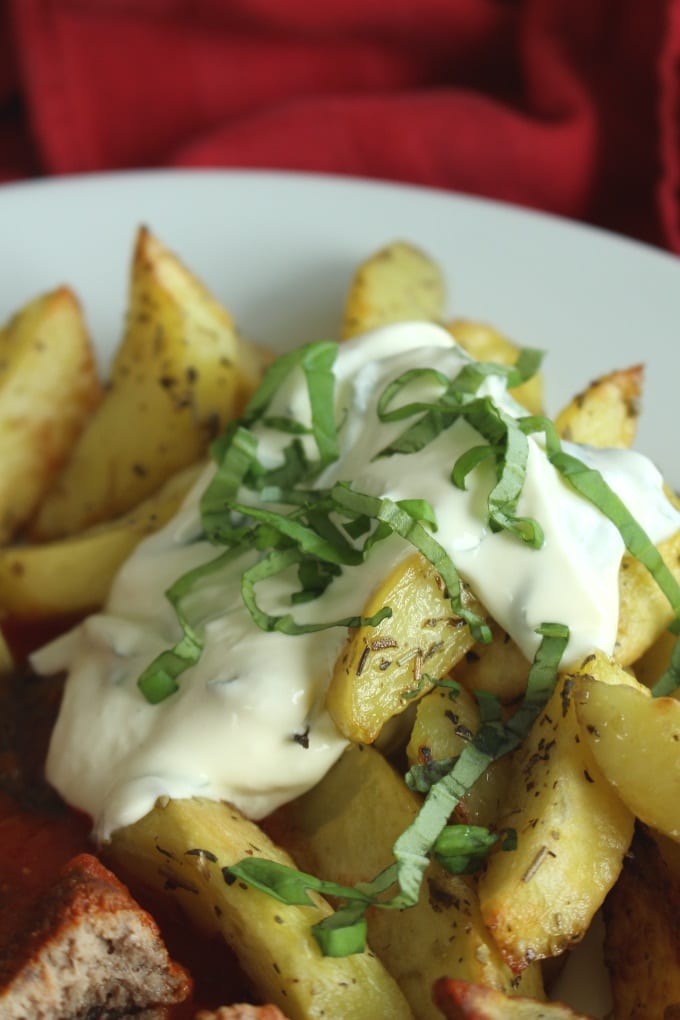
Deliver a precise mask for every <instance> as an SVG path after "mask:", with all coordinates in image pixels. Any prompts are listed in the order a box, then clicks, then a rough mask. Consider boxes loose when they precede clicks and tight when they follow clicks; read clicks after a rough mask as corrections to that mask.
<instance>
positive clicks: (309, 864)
mask: <svg viewBox="0 0 680 1020" xmlns="http://www.w3.org/2000/svg"><path fill="white" fill-rule="evenodd" d="M377 804H379V805H380V810H379V811H376V805H377ZM418 807H419V798H418V797H417V795H416V794H414V793H412V792H411V791H410V790H409V789H408V787H407V786H406V784H405V783H404V781H403V780H402V778H401V776H399V775H398V774H397V773H396V772H395V771H394V769H393V768H392V767H391V766H390V765H389V764H388V762H387V761H386V760H385V759H384V758H383V756H382V755H381V754H380V753H379V752H378V751H376V750H374V749H373V748H371V747H364V748H360V747H352V748H349V749H348V750H347V751H346V752H345V754H344V755H343V757H342V758H341V759H340V761H339V762H337V764H336V765H335V766H334V767H333V769H332V770H331V771H330V772H329V773H328V775H327V776H326V777H325V778H324V779H323V780H322V781H321V783H319V785H318V786H316V787H315V788H314V789H312V790H310V791H309V792H308V793H306V794H305V795H304V796H303V797H301V798H299V799H298V800H297V801H295V802H293V803H292V804H290V805H289V806H288V808H287V809H286V822H284V825H286V824H287V825H288V826H290V831H289V834H288V839H289V840H291V841H292V843H291V851H292V853H293V856H294V857H295V858H296V859H297V860H298V862H299V863H300V866H301V867H302V869H303V870H305V871H311V872H313V873H314V874H316V875H319V876H320V877H322V878H325V879H332V880H335V881H338V882H342V883H344V884H351V885H353V884H355V883H357V882H363V881H370V879H372V878H374V877H375V875H377V874H378V873H379V872H380V871H382V870H383V868H385V867H387V866H388V865H389V864H391V863H392V860H393V858H392V846H393V844H394V841H395V840H396V839H397V837H398V836H399V835H400V834H401V833H402V832H403V831H404V829H406V828H407V827H408V826H409V825H410V824H411V822H412V821H413V819H414V817H415V815H416V814H417V811H418ZM368 937H369V941H370V943H371V946H372V948H373V950H374V952H375V953H376V955H377V956H378V957H379V958H380V959H381V960H382V962H383V963H384V965H385V967H386V968H387V969H388V970H389V972H390V973H391V974H392V975H393V976H394V977H395V978H396V980H397V982H398V984H399V986H400V987H401V989H402V991H403V992H404V994H405V995H406V997H407V999H408V1001H409V1003H410V1005H411V1009H412V1010H413V1013H414V1016H415V1017H417V1018H419V1020H436V1017H437V1016H438V1015H439V1014H438V1013H437V1012H436V1010H435V1008H434V1006H433V1003H432V1001H431V998H430V989H431V987H432V984H433V982H434V981H435V980H436V979H437V978H438V977H440V976H441V975H442V974H452V975H454V976H457V977H461V978H464V979H466V980H469V981H479V982H483V983H484V984H487V985H490V986H492V987H494V988H500V989H503V990H505V991H512V989H513V988H514V978H513V975H512V973H511V972H510V970H509V968H508V967H507V966H506V965H505V963H504V962H503V960H502V959H501V957H500V954H499V952H498V950H497V949H496V947H495V945H494V943H493V941H492V939H491V937H490V935H489V933H488V931H487V930H486V929H485V927H484V924H483V922H482V919H481V916H480V913H479V906H478V903H477V895H476V892H475V888H474V882H473V880H472V879H470V878H468V877H466V876H459V875H455V876H454V875H450V874H448V873H447V872H446V871H444V870H443V868H441V867H440V866H439V865H438V864H431V865H430V867H429V869H428V872H427V875H426V889H423V891H422V894H421V897H420V900H419V902H418V903H417V904H416V905H415V906H413V907H409V908H408V909H407V910H401V911H391V910H389V911H388V910H380V909H375V910H372V911H371V912H370V914H369V917H368ZM524 982H525V983H526V984H527V987H528V988H529V989H530V994H535V995H539V996H540V995H541V994H542V985H541V981H540V973H539V972H538V971H537V970H536V968H532V969H530V971H529V972H528V973H527V974H526V976H525V978H524Z"/></svg>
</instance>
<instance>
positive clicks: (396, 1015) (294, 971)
mask: <svg viewBox="0 0 680 1020" xmlns="http://www.w3.org/2000/svg"><path fill="white" fill-rule="evenodd" d="M252 856H258V857H266V858H268V859H269V860H274V861H279V862H280V863H283V864H289V865H290V864H292V861H291V859H290V858H289V857H288V855H287V854H286V853H284V852H283V851H282V850H280V849H279V848H278V847H276V846H275V845H274V844H273V843H272V842H271V840H269V839H268V837H267V836H266V835H265V834H264V833H263V832H262V831H261V829H259V828H258V826H257V825H255V824H254V823H253V822H251V821H249V820H248V819H247V818H245V817H244V816H243V815H242V814H240V812H238V811H237V810H236V809H235V808H233V807H230V806H229V805H226V804H221V803H217V802H213V801H206V800H182V801H175V800H171V801H169V802H167V803H165V804H159V805H157V806H156V807H155V808H154V810H153V811H151V812H150V813H149V814H148V815H146V816H145V817H144V818H142V819H141V820H140V821H139V822H136V823H135V824H134V825H131V826H128V827H126V828H123V829H119V830H118V831H117V832H115V833H114V835H113V839H112V841H111V844H110V846H109V847H108V849H107V858H108V859H109V860H110V861H111V862H112V864H113V866H114V867H116V868H117V869H119V873H120V874H122V875H123V876H127V878H128V880H129V881H133V880H134V881H135V882H139V883H142V884H144V885H146V886H148V887H150V888H152V889H156V890H159V891H163V892H169V893H170V894H171V895H172V896H173V897H174V898H175V899H176V900H177V902H178V903H179V904H180V905H181V907H182V910H183V911H184V912H185V913H186V914H187V916H188V917H189V918H190V919H191V920H192V921H193V922H194V923H195V924H196V926H197V928H198V929H200V930H202V931H204V932H206V933H208V934H221V935H222V936H223V937H224V939H225V941H226V942H227V944H228V945H229V946H231V948H232V949H233V951H234V952H235V953H236V956H237V957H238V960H239V962H240V964H241V967H242V968H243V970H244V971H245V973H246V975H247V976H248V977H249V979H250V980H251V982H252V984H253V987H254V989H255V990H256V993H257V994H258V996H260V997H261V998H262V1000H263V1001H265V1002H272V1003H275V1004H276V1005H278V1006H279V1007H280V1008H281V1009H282V1010H285V1013H286V1016H288V1017H290V1020H317V1018H318V1020H320V1018H322V1017H333V1016H342V1017H343V1018H345V1017H346V1018H347V1020H379V1018H384V1020H409V1018H410V1017H411V1011H410V1009H409V1007H408V1005H407V1003H406V1000H405V999H404V997H403V996H402V994H401V992H400V991H399V989H398V987H397V985H396V984H395V982H394V980H393V978H391V977H390V975H389V974H388V973H387V971H385V969H384V968H383V966H382V964H381V963H379V961H378V960H377V959H376V958H375V956H373V954H372V953H371V952H369V951H367V952H364V953H359V954H355V955H353V956H345V957H328V956H322V954H321V951H320V949H319V947H318V946H317V944H316V942H315V940H314V937H313V935H312V933H311V930H310V926H311V925H312V924H313V923H314V922H315V921H318V920H320V919H321V918H322V917H324V916H326V915H327V914H328V913H329V912H330V907H329V906H328V905H327V904H326V903H325V901H323V900H322V899H321V898H319V897H314V900H315V904H316V905H315V906H305V907H299V906H287V905H285V904H283V903H280V902H279V901H278V900H275V899H273V898H272V897H270V896H267V895H266V894H265V893H262V892H260V891H259V890H257V889H253V888H249V887H248V886H246V885H245V883H241V882H238V881H237V882H232V883H231V884H228V883H227V882H226V881H225V879H224V877H223V874H222V869H223V868H225V867H228V866H229V865H232V864H236V863H237V862H238V861H240V860H242V859H243V858H244V857H252ZM310 895H311V894H310Z"/></svg>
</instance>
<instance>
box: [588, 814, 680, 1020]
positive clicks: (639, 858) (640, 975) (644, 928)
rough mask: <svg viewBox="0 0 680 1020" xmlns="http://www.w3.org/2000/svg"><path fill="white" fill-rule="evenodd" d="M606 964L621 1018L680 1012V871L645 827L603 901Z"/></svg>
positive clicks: (643, 1019)
mask: <svg viewBox="0 0 680 1020" xmlns="http://www.w3.org/2000/svg"><path fill="white" fill-rule="evenodd" d="M603 912H604V922H605V932H606V934H605V941H604V953H605V962H606V964H607V967H608V969H609V974H610V977H611V986H612V996H613V999H614V1015H615V1016H616V1020H656V1018H659V1020H663V1018H665V1017H670V1016H671V1015H673V1016H674V1015H675V1013H672V1012H671V1010H672V1009H673V1008H675V1010H680V873H679V872H678V871H677V870H675V871H674V870H673V869H671V868H670V867H669V865H668V863H667V861H666V860H665V859H664V856H663V854H662V853H661V852H660V850H659V847H658V846H657V845H656V842H655V841H654V840H653V839H652V838H651V837H650V835H649V834H648V833H646V832H645V831H644V830H643V829H640V830H639V831H638V833H637V834H636V836H635V839H634V840H633V843H632V846H631V852H630V853H629V854H628V855H627V856H626V859H625V861H624V865H623V871H622V872H621V876H620V877H619V880H618V882H617V883H616V885H615V886H614V888H613V889H612V891H611V892H610V894H609V896H608V897H607V899H606V900H605V904H604V911H603Z"/></svg>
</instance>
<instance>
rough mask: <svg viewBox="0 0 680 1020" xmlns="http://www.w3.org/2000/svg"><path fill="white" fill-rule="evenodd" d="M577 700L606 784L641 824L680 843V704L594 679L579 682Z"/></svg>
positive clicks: (584, 731) (586, 737)
mask: <svg viewBox="0 0 680 1020" xmlns="http://www.w3.org/2000/svg"><path fill="white" fill-rule="evenodd" d="M574 702H575V704H576V714H577V717H578V720H579V723H580V725H581V739H582V740H583V742H584V743H585V744H587V746H588V748H589V751H590V753H591V754H592V755H593V758H594V759H595V761H596V762H597V764H598V767H599V769H600V771H601V772H602V775H603V776H604V778H605V779H606V781H607V782H608V783H610V785H611V786H612V787H613V788H614V790H616V793H617V794H618V796H619V797H620V798H621V800H622V801H623V803H624V804H625V805H626V806H627V807H628V809H629V810H630V811H632V812H633V814H634V815H636V816H637V817H638V818H639V819H640V820H641V821H643V822H645V823H646V824H647V825H649V826H651V827H652V828H653V829H657V830H658V831H659V832H662V833H665V834H666V835H667V836H670V837H671V839H674V840H678V841H680V799H679V798H678V790H679V789H680V702H679V701H677V700H676V699H675V698H653V697H652V696H651V694H650V693H649V691H648V690H647V688H641V687H638V688H637V689H632V688H631V687H629V686H622V685H618V684H613V685H611V684H603V683H601V682H598V680H597V679H594V678H593V677H590V676H581V677H579V678H578V679H577V681H576V684H575V687H574Z"/></svg>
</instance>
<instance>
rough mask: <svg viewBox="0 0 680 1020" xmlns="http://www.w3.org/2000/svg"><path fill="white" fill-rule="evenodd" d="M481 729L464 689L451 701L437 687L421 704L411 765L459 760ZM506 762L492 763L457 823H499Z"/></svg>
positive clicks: (409, 754)
mask: <svg viewBox="0 0 680 1020" xmlns="http://www.w3.org/2000/svg"><path fill="white" fill-rule="evenodd" d="M478 729H479V706H478V703H477V701H476V699H475V698H474V697H473V695H472V694H470V692H469V691H468V690H466V689H465V688H462V689H461V691H460V693H459V694H458V696H457V697H456V698H455V699H454V700H452V699H451V698H450V696H449V693H448V692H447V691H446V690H445V689H442V688H435V690H432V691H430V693H429V694H426V695H425V697H424V698H423V699H422V701H419V702H418V708H417V711H416V718H415V721H414V723H413V728H412V730H411V736H410V739H409V742H408V744H407V746H406V757H407V759H408V763H409V765H427V764H429V763H430V762H432V761H441V760H443V759H447V758H455V757H457V756H458V755H459V754H460V753H461V752H462V750H463V748H464V747H465V745H466V744H467V743H469V742H470V741H471V740H472V739H473V737H474V735H475V734H476V732H477V730H478ZM507 780H508V768H507V763H506V762H504V761H497V762H493V763H492V764H491V765H489V766H488V768H487V769H486V771H485V772H484V773H483V774H482V775H481V776H480V778H479V779H478V780H477V782H476V783H475V784H474V786H473V787H472V789H471V790H470V791H469V792H468V793H467V794H466V795H465V797H463V798H462V800H460V801H459V803H458V805H457V806H456V809H455V811H454V817H455V819H456V820H457V821H459V822H462V823H465V824H469V825H485V826H490V825H493V824H494V823H495V822H497V820H498V817H499V815H500V811H501V805H502V803H503V801H504V798H505V791H506V786H507Z"/></svg>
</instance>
